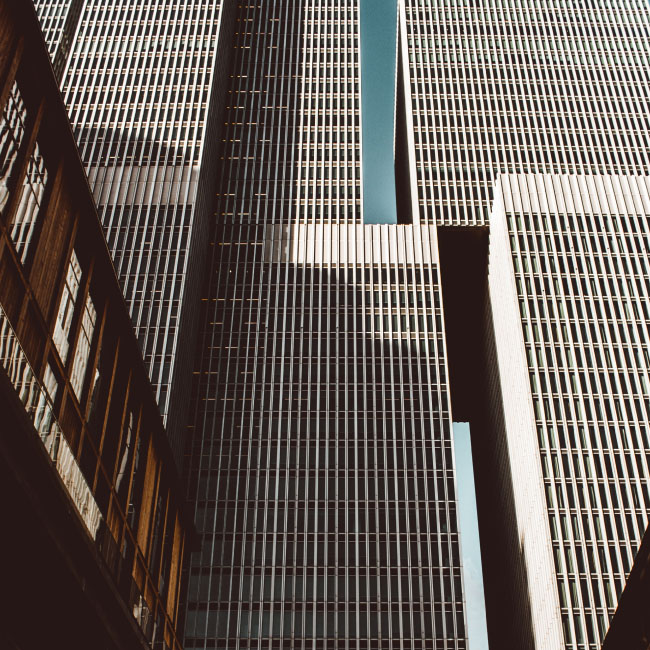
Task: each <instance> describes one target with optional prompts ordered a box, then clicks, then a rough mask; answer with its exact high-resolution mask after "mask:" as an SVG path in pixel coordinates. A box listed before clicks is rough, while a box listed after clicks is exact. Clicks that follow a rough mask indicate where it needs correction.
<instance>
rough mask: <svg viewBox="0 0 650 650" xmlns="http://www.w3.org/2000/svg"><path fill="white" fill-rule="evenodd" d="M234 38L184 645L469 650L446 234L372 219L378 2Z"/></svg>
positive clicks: (298, 9)
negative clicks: (445, 307) (366, 46)
mask: <svg viewBox="0 0 650 650" xmlns="http://www.w3.org/2000/svg"><path fill="white" fill-rule="evenodd" d="M237 25H238V28H237V30H236V33H235V37H234V44H235V57H234V59H233V68H232V71H231V77H230V78H231V86H230V88H229V90H228V105H227V107H226V112H225V116H224V123H225V137H224V147H223V154H222V155H223V167H222V169H221V171H220V174H219V177H218V178H217V179H216V182H215V190H216V193H217V203H216V208H215V216H214V221H213V224H212V228H211V232H210V250H211V257H210V260H209V262H208V265H207V269H208V270H207V273H206V277H207V278H208V281H207V282H206V284H205V285H204V288H203V293H202V315H201V323H202V329H201V334H200V337H199V340H198V351H197V356H196V364H197V365H196V368H195V385H194V399H193V413H192V418H191V426H190V435H189V436H188V440H190V442H191V447H190V448H189V450H188V451H189V454H188V474H189V478H190V498H192V499H194V500H195V502H196V504H197V525H198V528H199V530H200V535H201V538H202V549H201V553H200V554H198V553H197V554H195V555H194V556H193V562H192V567H191V570H190V576H189V584H190V586H189V596H188V611H187V621H186V636H185V643H186V647H187V648H204V647H218V648H232V647H240V648H245V647H246V648H248V647H260V644H262V645H263V647H276V648H284V647H296V648H303V647H317V648H325V647H327V648H333V647H348V646H354V647H359V648H379V647H381V648H389V647H393V648H397V647H400V648H434V647H435V648H437V647H447V648H458V649H460V648H466V647H467V642H466V634H465V622H464V602H463V588H462V574H461V567H460V551H459V549H460V547H459V540H458V529H457V516H456V501H455V487H454V466H453V453H452V442H451V416H450V412H449V396H448V391H447V384H446V365H445V364H446V361H445V352H444V340H443V328H442V317H441V300H440V287H439V278H438V265H437V253H436V247H437V243H436V235H435V228H434V227H433V226H423V227H414V226H369V225H364V224H363V220H362V204H361V196H360V191H361V190H360V187H361V178H360V177H361V166H360V163H361V137H360V133H361V132H360V126H361V125H360V121H361V114H360V105H359V102H360V96H359V93H360V67H359V66H360V62H359V4H358V2H355V1H352V0H349V1H344V2H336V3H325V2H323V3H320V2H318V3H315V2H303V1H291V2H283V3H262V4H258V3H242V4H241V5H240V6H239V8H238V13H237ZM190 436H191V437H190Z"/></svg>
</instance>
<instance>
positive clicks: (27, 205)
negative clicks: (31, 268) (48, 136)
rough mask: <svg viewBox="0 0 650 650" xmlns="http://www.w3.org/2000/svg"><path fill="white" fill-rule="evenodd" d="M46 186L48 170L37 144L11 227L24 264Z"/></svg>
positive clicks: (28, 166)
mask: <svg viewBox="0 0 650 650" xmlns="http://www.w3.org/2000/svg"><path fill="white" fill-rule="evenodd" d="M46 184H47V169H46V168H45V161H44V160H43V156H42V155H41V152H40V149H39V147H38V142H37V143H36V144H35V146H34V152H33V153H32V155H31V156H30V158H29V163H28V165H27V174H26V176H25V178H24V179H23V187H22V191H21V194H20V201H19V203H18V208H17V209H16V214H15V216H14V219H13V223H12V225H11V238H12V239H13V241H14V244H15V246H16V251H17V252H18V255H19V256H20V259H21V261H22V262H25V259H26V257H27V250H28V248H29V243H30V241H31V239H32V235H33V233H34V225H35V224H36V217H37V216H38V210H39V208H40V206H41V201H42V200H43V194H44V193H45V185H46Z"/></svg>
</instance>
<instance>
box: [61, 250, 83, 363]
mask: <svg viewBox="0 0 650 650" xmlns="http://www.w3.org/2000/svg"><path fill="white" fill-rule="evenodd" d="M80 281H81V266H79V260H78V259H77V255H76V253H75V252H74V251H72V257H71V258H70V263H69V264H68V273H67V274H66V278H65V286H64V287H63V294H62V296H61V302H60V304H59V312H58V314H57V317H56V324H55V326H54V337H53V339H54V345H55V346H56V349H57V351H58V353H59V356H60V357H61V361H63V363H65V362H66V360H67V358H68V350H69V348H70V343H69V341H68V336H69V335H70V327H71V325H72V315H73V314H74V304H75V301H76V300H77V293H78V292H79V282H80ZM84 315H85V314H84Z"/></svg>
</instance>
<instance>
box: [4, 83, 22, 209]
mask: <svg viewBox="0 0 650 650" xmlns="http://www.w3.org/2000/svg"><path fill="white" fill-rule="evenodd" d="M26 115H27V110H26V109H25V104H24V103H23V98H22V96H21V94H20V91H19V90H18V85H17V84H16V82H14V85H13V87H12V89H11V93H10V95H9V99H8V100H7V105H6V106H5V109H4V111H3V114H2V117H1V118H0V213H1V212H2V211H3V210H4V208H5V206H6V204H7V201H8V200H9V184H10V180H11V174H12V172H13V171H14V167H15V165H16V159H17V158H18V150H19V148H20V145H21V143H22V140H23V136H24V135H25V117H26Z"/></svg>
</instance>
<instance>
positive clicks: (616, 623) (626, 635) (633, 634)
mask: <svg viewBox="0 0 650 650" xmlns="http://www.w3.org/2000/svg"><path fill="white" fill-rule="evenodd" d="M649 540H650V537H648V533H647V530H646V534H645V535H644V537H643V542H642V544H641V548H639V552H638V553H637V554H636V557H635V558H634V565H633V566H632V571H631V572H630V575H629V577H628V580H627V584H626V585H625V590H624V591H623V595H622V596H621V598H620V599H619V603H618V607H617V609H616V614H615V615H614V618H613V619H612V622H611V625H610V626H609V630H608V631H607V636H606V637H605V640H604V641H603V650H613V649H614V648H638V650H647V649H648V648H650V629H648V627H649V626H648V616H647V611H648V602H649V601H650V589H649V585H648V563H649V560H650V548H649V545H648V541H649Z"/></svg>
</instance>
